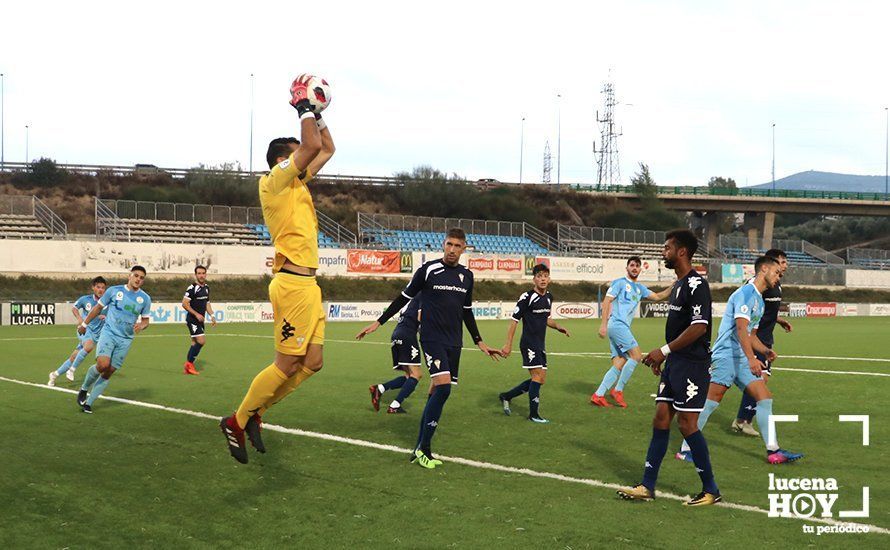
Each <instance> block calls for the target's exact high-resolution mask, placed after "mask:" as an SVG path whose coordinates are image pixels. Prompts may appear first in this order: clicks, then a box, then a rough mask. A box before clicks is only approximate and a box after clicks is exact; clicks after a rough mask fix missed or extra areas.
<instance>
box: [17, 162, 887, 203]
mask: <svg viewBox="0 0 890 550" xmlns="http://www.w3.org/2000/svg"><path fill="white" fill-rule="evenodd" d="M56 166H58V167H59V168H61V169H63V170H66V171H68V172H72V173H75V174H86V175H96V174H109V175H116V176H126V175H144V176H153V175H168V176H170V177H171V178H174V179H180V178H184V177H186V176H187V175H189V174H194V173H198V172H203V173H224V174H229V175H235V176H239V177H248V178H251V177H259V176H261V175H263V174H265V173H266V172H265V171H259V172H247V171H243V170H214V169H209V168H161V167H157V166H153V165H141V166H113V165H103V164H57V165H56ZM29 170H31V164H30V163H25V162H5V163H0V171H6V172H20V171H29ZM315 181H316V182H317V183H334V182H346V183H357V184H361V185H387V186H389V185H395V186H401V185H405V184H406V183H413V182H417V181H420V182H424V181H425V180H411V179H406V178H397V177H386V176H350V175H340V174H337V175H332V174H325V175H321V176H318V177H316V178H315ZM467 183H475V184H476V185H479V186H482V187H486V188H488V187H493V186H494V187H496V186H520V185H528V186H535V187H539V188H541V187H547V188H549V189H552V190H557V191H558V190H567V189H571V190H575V191H582V192H589V193H608V194H619V193H620V194H634V195H635V194H637V193H636V191H635V190H634V188H633V187H632V186H630V185H595V184H586V183H574V184H568V183H563V184H559V185H557V184H542V183H526V184H519V183H511V182H499V181H494V182H492V181H489V180H479V181H477V182H472V181H469V182H467ZM656 193H657V194H659V195H695V196H739V197H752V198H780V199H823V200H825V199H828V200H861V201H880V202H890V194H886V193H880V192H855V191H802V190H791V189H775V190H773V189H768V188H761V187H742V188H738V189H715V188H710V187H707V186H705V185H701V186H695V185H678V186H670V187H668V186H659V187H657V188H656Z"/></svg>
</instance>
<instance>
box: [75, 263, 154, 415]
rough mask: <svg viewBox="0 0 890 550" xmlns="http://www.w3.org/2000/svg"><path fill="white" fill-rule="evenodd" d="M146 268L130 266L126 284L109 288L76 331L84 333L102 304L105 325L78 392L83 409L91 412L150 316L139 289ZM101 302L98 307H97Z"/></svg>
mask: <svg viewBox="0 0 890 550" xmlns="http://www.w3.org/2000/svg"><path fill="white" fill-rule="evenodd" d="M145 274H146V273H145V268H144V267H142V266H141V265H135V266H133V268H132V269H130V276H129V278H128V279H127V284H125V285H117V286H113V287H111V288H109V289H108V290H106V291H105V294H103V295H102V298H101V299H99V302H98V303H97V304H96V306H97V307H94V308H93V309H92V310H91V311H90V313H89V314H88V315H87V317H86V319H84V320H83V321H82V322H81V323H80V325H79V326H78V327H77V332H78V333H80V334H86V333H87V331H88V330H89V327H90V326H91V324H92V322H93V320H94V319H96V318H97V317H99V315H100V314H101V313H102V311H103V308H104V312H105V325H104V326H103V327H102V332H101V333H100V334H99V345H98V346H97V348H96V364H95V365H93V366H91V367H90V369H89V370H88V371H87V374H86V376H85V377H84V379H83V385H82V386H81V387H80V391H79V392H78V393H77V404H78V405H79V406H80V409H81V410H82V411H83V412H85V413H92V412H93V403H95V401H96V399H98V398H99V396H100V395H102V392H103V391H105V388H107V387H108V383H109V382H110V381H111V376H112V375H113V374H114V373H115V372H117V371H118V369H120V368H121V367H122V366H124V359H125V358H126V357H127V353H129V351H130V345H132V344H133V337H134V336H135V335H136V334H137V333H139V332H142V331H143V330H145V329H146V328H148V322H149V320H150V319H151V315H150V313H151V297H150V296H149V295H148V294H147V293H146V292H145V291H144V290H142V284H143V283H144V282H145ZM98 306H101V307H98Z"/></svg>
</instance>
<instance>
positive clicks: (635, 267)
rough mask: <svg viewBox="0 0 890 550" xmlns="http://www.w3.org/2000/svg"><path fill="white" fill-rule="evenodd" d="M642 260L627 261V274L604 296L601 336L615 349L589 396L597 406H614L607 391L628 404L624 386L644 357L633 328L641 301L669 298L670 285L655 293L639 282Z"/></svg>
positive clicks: (637, 257)
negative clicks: (595, 387)
mask: <svg viewBox="0 0 890 550" xmlns="http://www.w3.org/2000/svg"><path fill="white" fill-rule="evenodd" d="M642 264H643V261H642V260H641V259H640V258H639V256H631V257H630V258H628V260H627V276H626V277H621V278H620V279H615V280H614V281H612V284H611V285H610V286H609V290H608V292H606V297H605V299H603V308H602V315H601V316H600V317H601V318H602V321H600V330H599V337H600V338H605V337H606V335H607V334H608V336H609V348H610V351H611V352H612V368H610V369H609V370H608V371H606V374H605V376H603V381H602V382H601V383H600V386H599V388H597V390H596V391H595V392H594V393H593V395H591V396H590V402H591V403H593V404H594V405H596V406H597V407H611V406H612V404H611V403H609V402H608V401H606V391H608V390H609V388H611V387H612V385H613V384H615V383H616V382H617V384H615V388H614V389H612V390H611V391H609V395H611V396H612V399H614V400H615V402H616V403H617V404H618V406H619V407H627V403H626V402H625V401H624V386H625V385H626V384H627V381H628V380H630V377H631V375H632V374H633V372H634V369H635V368H636V367H637V363H639V362H640V361H641V360H642V359H643V354H642V353H641V352H640V345H639V344H638V343H637V339H636V338H634V335H633V333H631V331H630V325H631V323H633V319H634V316H635V315H636V312H637V307H638V306H639V305H640V300H644V299H646V300H655V301H661V300H664V299H666V298H667V297H668V295H669V294H670V292H671V287H668V288H666V289H664V290H662V291H661V292H652V291H651V290H649V289H648V288H646V285H644V284H642V283H638V282H637V277H639V276H640V269H641V267H642Z"/></svg>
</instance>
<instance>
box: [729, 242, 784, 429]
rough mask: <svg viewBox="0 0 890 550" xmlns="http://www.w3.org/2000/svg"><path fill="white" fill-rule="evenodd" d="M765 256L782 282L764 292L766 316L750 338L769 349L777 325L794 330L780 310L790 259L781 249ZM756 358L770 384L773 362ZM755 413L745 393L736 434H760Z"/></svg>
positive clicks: (735, 427) (764, 380) (734, 423)
mask: <svg viewBox="0 0 890 550" xmlns="http://www.w3.org/2000/svg"><path fill="white" fill-rule="evenodd" d="M764 256H769V257H770V258H775V259H776V261H778V262H779V277H780V280H779V281H778V282H777V283H776V286H774V287H772V288H768V289H766V290H765V291H763V302H764V305H763V317H761V319H760V326H759V327H757V328H756V329H754V330H752V331H751V335H752V336H756V337H757V339H758V340H760V341H761V342H763V345H765V346H766V347H768V348H769V349H773V344H774V343H775V338H774V336H773V331H774V330H775V328H776V325H779V326H780V327H782V328H783V329H785V332H791V330H792V326H791V323H789V322H788V321H786V320H785V319H780V318H779V307H780V306H781V305H782V281H781V278H782V277H784V276H785V271H786V270H787V269H788V256H787V255H786V254H785V252H784V251H783V250H779V249H778V248H772V249H770V250H767V251H766V252H765V253H764ZM754 355H755V356H756V357H757V358H758V359H760V361H761V362H762V363H763V372H762V375H764V374H765V375H766V376H764V377H763V382H764V383H767V382H768V381H769V378H771V377H772V374H773V372H772V368H771V367H772V361H770V360H769V359H767V358H766V356H765V355H763V354H762V353H760V352H758V351H755V352H754ZM756 410H757V402H756V401H754V398H753V397H751V396H750V395H748V393H747V392H742V402H741V404H740V405H739V412H738V414H736V418H735V420H733V421H732V426H731V427H732V429H733V430H734V431H735V432H738V433H743V434H745V435H750V436H754V437H756V436H758V435H760V432H758V431H757V430H756V429H754V425H753V424H752V423H751V421H752V420H753V419H754V412H755V411H756Z"/></svg>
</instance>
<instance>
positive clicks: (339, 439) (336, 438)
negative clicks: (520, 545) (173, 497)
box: [0, 376, 890, 535]
mask: <svg viewBox="0 0 890 550" xmlns="http://www.w3.org/2000/svg"><path fill="white" fill-rule="evenodd" d="M0 381H3V382H11V383H13V384H19V385H22V386H30V387H34V388H40V389H44V390H54V391H58V392H63V393H70V394H77V391H76V390H70V389H68V388H59V387H50V386H47V385H46V384H37V383H34V382H26V381H24V380H16V379H15V378H7V377H5V376H0ZM100 399H107V400H109V401H115V402H118V403H124V404H126V405H133V406H136V407H144V408H147V409H155V410H161V411H167V412H172V413H177V414H184V415H187V416H193V417H195V418H204V419H208V420H213V421H216V422H218V421H219V419H220V418H221V417H220V416H217V415H212V414H207V413H203V412H199V411H191V410H188V409H179V408H176V407H168V406H166V405H158V404H157V403H148V402H145V401H135V400H133V399H124V398H121V397H113V396H110V395H102V396H100ZM263 429H265V430H270V431H273V432H281V433H286V434H291V435H297V436H302V437H311V438H313V439H321V440H324V441H332V442H335V443H345V444H347V445H354V446H357V447H365V448H368V449H377V450H380V451H390V452H394V453H403V454H409V453H411V451H412V450H411V449H407V448H404V447H396V446H395V445H384V444H382V443H375V442H373V441H365V440H363V439H354V438H352V437H344V436H341V435H334V434H327V433H322V432H313V431H309V430H300V429H298V428H288V427H286V426H279V425H277V424H268V423H266V422H263ZM439 458H441V459H443V460H445V461H446V462H450V463H454V464H461V465H463V466H471V467H473V468H479V469H482V470H493V471H496V472H504V473H508V474H518V475H524V476H529V477H538V478H544V479H553V480H557V481H564V482H567V483H577V484H580V485H588V486H590V487H598V488H601V489H611V490H618V489H621V488H624V487H627V486H626V485H619V484H616V483H607V482H605V481H600V480H598V479H588V478H581V477H573V476H567V475H563V474H556V473H552V472H542V471H538V470H531V469H529V468H516V467H514V466H504V465H502V464H495V463H492V462H482V461H479V460H472V459H469V458H460V457H456V456H445V455H439ZM658 497H659V498H666V499H670V500H676V501H680V502H684V501H686V500H688V499H689V497H688V496H682V495H675V494H673V493H667V492H663V491H659V492H658ZM716 506H719V507H721V508H730V509H732V510H742V511H746V512H757V513H760V514H769V511H768V510H766V509H764V508H758V507H757V506H750V505H748V504H736V503H733V502H720V503H717V504H716ZM783 519H800V520H802V521H807V522H813V523H824V524H826V525H838V526H843V525H856V526H859V527H866V528H868V532H869V533H872V532H874V533H880V534H883V535H890V529H885V528H883V527H878V526H877V525H870V524H867V523H854V522H843V521H837V520H834V519H830V518H815V517H813V518H783Z"/></svg>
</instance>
